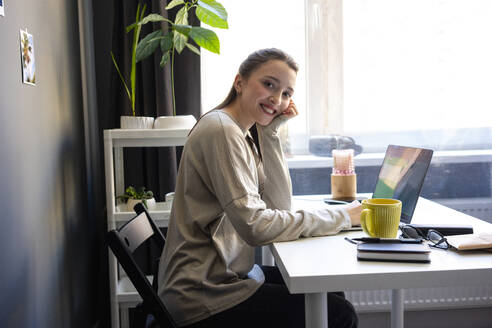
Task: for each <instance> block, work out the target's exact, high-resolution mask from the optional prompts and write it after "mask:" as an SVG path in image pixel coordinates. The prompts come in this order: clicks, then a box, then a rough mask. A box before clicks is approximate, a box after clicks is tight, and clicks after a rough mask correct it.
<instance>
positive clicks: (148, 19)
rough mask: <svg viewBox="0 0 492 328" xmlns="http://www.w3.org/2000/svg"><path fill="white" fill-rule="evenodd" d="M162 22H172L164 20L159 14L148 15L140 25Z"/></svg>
mask: <svg viewBox="0 0 492 328" xmlns="http://www.w3.org/2000/svg"><path fill="white" fill-rule="evenodd" d="M162 21H166V22H171V21H170V20H169V19H167V18H164V17H162V16H161V15H159V14H148V15H147V16H145V17H144V19H142V20H141V21H140V22H139V23H138V24H139V25H144V24H147V23H150V22H152V23H154V22H162Z"/></svg>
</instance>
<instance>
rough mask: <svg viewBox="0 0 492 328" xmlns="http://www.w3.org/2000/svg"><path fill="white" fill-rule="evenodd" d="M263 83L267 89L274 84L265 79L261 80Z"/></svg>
mask: <svg viewBox="0 0 492 328" xmlns="http://www.w3.org/2000/svg"><path fill="white" fill-rule="evenodd" d="M263 84H264V85H265V86H266V87H267V88H269V89H273V87H274V85H273V83H272V82H268V81H266V82H263Z"/></svg>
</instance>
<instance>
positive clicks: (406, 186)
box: [372, 145, 433, 223]
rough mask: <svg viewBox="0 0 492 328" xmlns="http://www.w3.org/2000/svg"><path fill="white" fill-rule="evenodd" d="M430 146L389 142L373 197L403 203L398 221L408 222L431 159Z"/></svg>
mask: <svg viewBox="0 0 492 328" xmlns="http://www.w3.org/2000/svg"><path fill="white" fill-rule="evenodd" d="M432 153H433V151H432V150H430V149H423V148H413V147H403V146H395V145H389V146H388V149H387V150H386V155H385V157H384V160H383V164H382V165H381V170H380V171H379V176H378V181H377V183H376V187H375V188H374V193H373V195H372V198H394V199H399V200H401V202H402V213H401V219H400V221H401V222H403V223H410V221H411V220H412V215H413V212H414V210H415V206H416V205H417V201H418V198H419V195H420V190H421V189H422V185H423V183H424V179H425V175H426V174H427V169H428V168H429V164H430V161H431V159H432Z"/></svg>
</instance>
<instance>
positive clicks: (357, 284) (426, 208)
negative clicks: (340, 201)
mask: <svg viewBox="0 0 492 328" xmlns="http://www.w3.org/2000/svg"><path fill="white" fill-rule="evenodd" d="M295 198H296V199H295V200H294V208H305V209H306V208H310V207H315V206H320V204H319V203H317V202H315V201H313V200H315V199H322V198H323V196H319V195H318V196H302V197H301V196H299V197H295ZM321 206H322V205H321ZM412 222H413V223H428V224H431V223H448V224H470V225H472V226H473V228H474V231H475V232H479V231H490V232H492V224H489V223H486V222H484V221H481V220H478V219H475V218H473V217H471V216H468V215H465V214H462V213H460V212H457V211H454V210H452V209H449V208H447V207H444V206H441V205H439V204H437V203H434V202H432V201H429V200H426V199H423V198H420V200H419V202H418V205H417V208H416V210H415V213H414V216H413V219H412ZM362 235H364V233H363V232H361V231H353V232H342V233H340V234H338V235H335V236H326V237H316V238H304V239H299V240H296V241H291V242H282V243H274V244H272V245H271V246H270V249H271V251H272V253H273V256H274V258H275V262H276V264H277V266H278V268H279V269H280V272H281V273H282V276H283V278H284V280H285V283H286V285H287V287H288V289H289V291H290V292H291V293H293V294H298V293H303V294H305V311H306V327H307V328H314V327H316V328H321V327H323V328H326V327H327V326H328V313H327V306H326V305H327V304H326V302H327V299H326V293H327V292H334V291H350V290H378V289H392V290H393V292H392V309H391V327H393V328H396V327H398V328H400V327H403V313H404V308H403V288H424V287H444V286H453V285H458V286H464V285H481V284H490V283H491V282H492V254H491V253H487V252H485V251H472V252H467V253H464V254H463V253H460V254H458V253H457V252H455V251H452V250H448V251H444V250H432V253H431V263H429V264H422V263H388V262H386V263H385V262H364V261H360V262H359V261H357V255H356V253H357V250H356V246H355V245H353V244H351V243H349V242H347V241H345V240H344V237H350V238H353V237H358V236H362Z"/></svg>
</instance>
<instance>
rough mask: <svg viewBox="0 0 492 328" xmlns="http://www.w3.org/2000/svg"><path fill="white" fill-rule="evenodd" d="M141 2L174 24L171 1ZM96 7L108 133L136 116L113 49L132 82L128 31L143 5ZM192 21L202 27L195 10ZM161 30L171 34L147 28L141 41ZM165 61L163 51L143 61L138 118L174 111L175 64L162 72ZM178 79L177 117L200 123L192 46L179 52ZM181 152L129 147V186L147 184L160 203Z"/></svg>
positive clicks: (138, 85) (126, 157) (196, 58)
mask: <svg viewBox="0 0 492 328" xmlns="http://www.w3.org/2000/svg"><path fill="white" fill-rule="evenodd" d="M140 3H141V4H142V6H143V5H144V4H147V10H146V14H149V13H151V12H152V13H159V14H160V15H162V16H164V17H167V18H170V19H171V20H174V16H175V14H176V11H177V10H174V9H173V10H170V11H167V10H165V9H164V8H165V7H166V5H167V1H166V0H161V1H157V0H153V1H150V0H146V1H140ZM93 4H94V25H95V29H94V34H95V43H96V62H97V66H98V67H97V73H96V74H97V89H98V106H99V120H100V122H99V123H100V124H99V125H100V126H101V127H102V129H112V128H119V126H120V125H119V120H120V116H121V115H131V106H130V102H129V100H128V97H127V94H126V91H125V89H124V87H123V84H122V83H121V80H120V78H119V76H118V74H117V72H116V69H115V68H114V66H113V63H112V61H111V56H110V51H111V50H112V51H113V53H114V55H115V58H116V61H117V63H118V65H119V67H120V70H121V72H122V74H123V76H124V77H125V78H127V81H129V76H130V59H131V43H132V36H133V34H132V32H130V33H126V30H125V28H126V26H128V25H130V24H132V23H133V22H134V21H135V15H136V10H137V5H138V2H137V1H130V0H124V1H123V0H119V1H118V0H113V1H93ZM192 11H193V10H192ZM189 22H190V24H192V25H198V22H199V21H198V19H197V18H196V16H195V15H194V12H191V13H190V16H189ZM158 28H162V29H163V30H165V31H167V25H166V24H159V23H154V24H152V23H149V24H146V25H144V26H143V27H142V31H141V34H140V39H142V38H144V37H145V35H147V34H148V33H150V32H152V31H154V30H156V29H158ZM160 59H161V52H160V49H159V50H157V51H156V53H155V54H154V55H153V56H151V57H149V58H147V59H145V60H143V61H142V62H140V63H137V83H136V106H135V107H136V109H135V110H136V115H141V116H152V117H157V116H164V115H172V113H173V109H172V93H171V66H170V63H168V64H167V65H166V66H165V67H164V68H161V67H160V66H159V62H160ZM174 78H175V93H176V114H177V115H194V116H195V118H197V119H198V118H199V116H200V109H201V99H200V57H199V56H197V55H196V54H194V53H192V52H191V51H190V50H188V49H187V48H186V49H184V50H183V52H182V53H181V54H179V55H178V54H177V53H176V56H175V62H174ZM178 148H181V147H178ZM101 149H102V148H101ZM180 154H181V150H180V149H175V147H165V148H155V149H152V148H145V149H139V148H126V149H125V150H124V165H125V187H127V186H130V185H132V186H134V187H140V186H145V187H146V189H148V190H152V191H153V192H154V194H155V196H156V200H157V201H163V200H164V196H165V194H166V193H168V192H171V191H174V189H175V181H176V173H177V167H178V164H179V163H178V161H179V158H180Z"/></svg>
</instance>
